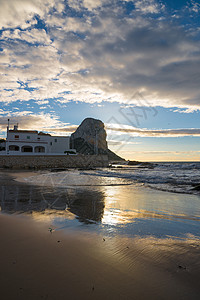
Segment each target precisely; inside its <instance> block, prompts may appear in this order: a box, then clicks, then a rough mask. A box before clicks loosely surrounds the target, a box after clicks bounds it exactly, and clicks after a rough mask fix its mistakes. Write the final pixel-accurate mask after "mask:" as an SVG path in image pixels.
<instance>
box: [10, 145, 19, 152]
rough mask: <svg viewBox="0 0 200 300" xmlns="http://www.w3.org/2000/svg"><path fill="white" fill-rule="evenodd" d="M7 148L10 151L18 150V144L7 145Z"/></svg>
mask: <svg viewBox="0 0 200 300" xmlns="http://www.w3.org/2000/svg"><path fill="white" fill-rule="evenodd" d="M9 150H10V151H19V146H15V145H9Z"/></svg>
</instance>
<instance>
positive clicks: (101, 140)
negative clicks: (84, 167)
mask: <svg viewBox="0 0 200 300" xmlns="http://www.w3.org/2000/svg"><path fill="white" fill-rule="evenodd" d="M106 137H107V134H106V130H105V126H104V123H103V122H102V121H101V120H97V119H93V118H86V119H84V120H83V122H82V123H81V124H80V125H79V127H78V128H77V130H76V131H75V132H74V133H72V135H71V139H70V143H71V148H72V149H76V151H77V153H80V154H84V155H94V154H102V155H108V159H109V161H123V160H124V159H123V158H121V157H120V156H118V155H117V154H115V153H114V152H113V151H111V150H110V149H109V148H108V144H107V141H106Z"/></svg>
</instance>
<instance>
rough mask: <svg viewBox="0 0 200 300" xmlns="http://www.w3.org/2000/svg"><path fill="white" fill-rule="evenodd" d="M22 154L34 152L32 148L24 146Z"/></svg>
mask: <svg viewBox="0 0 200 300" xmlns="http://www.w3.org/2000/svg"><path fill="white" fill-rule="evenodd" d="M22 152H33V148H32V147H31V146H23V147H22Z"/></svg>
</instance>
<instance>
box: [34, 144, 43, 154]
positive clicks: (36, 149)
mask: <svg viewBox="0 0 200 300" xmlns="http://www.w3.org/2000/svg"><path fill="white" fill-rule="evenodd" d="M35 152H37V153H38V152H45V148H44V147H43V146H36V147H35Z"/></svg>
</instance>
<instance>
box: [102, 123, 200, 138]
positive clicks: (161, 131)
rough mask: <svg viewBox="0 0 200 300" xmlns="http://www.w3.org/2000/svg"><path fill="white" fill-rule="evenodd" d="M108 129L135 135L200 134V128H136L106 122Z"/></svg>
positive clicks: (168, 135) (170, 135)
mask: <svg viewBox="0 0 200 300" xmlns="http://www.w3.org/2000/svg"><path fill="white" fill-rule="evenodd" d="M106 129H107V131H108V133H109V132H111V133H113V134H114V133H115V134H119V135H121V134H126V135H130V136H133V137H138V136H140V137H184V136H197V137H198V136H200V129H199V128H189V129H156V130H153V129H144V128H134V127H132V126H130V125H123V126H119V125H118V124H106Z"/></svg>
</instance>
